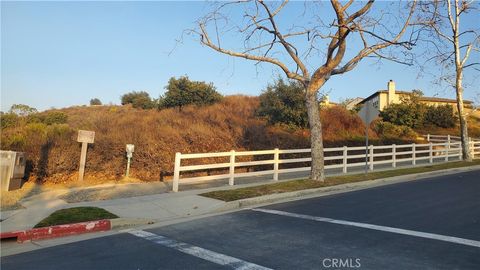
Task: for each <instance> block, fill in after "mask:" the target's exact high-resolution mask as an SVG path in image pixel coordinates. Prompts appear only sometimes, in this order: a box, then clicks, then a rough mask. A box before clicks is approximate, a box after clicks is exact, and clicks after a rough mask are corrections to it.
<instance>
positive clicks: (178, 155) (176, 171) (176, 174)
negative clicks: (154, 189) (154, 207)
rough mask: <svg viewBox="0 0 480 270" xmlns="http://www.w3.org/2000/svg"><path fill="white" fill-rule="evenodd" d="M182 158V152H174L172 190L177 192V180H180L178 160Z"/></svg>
mask: <svg viewBox="0 0 480 270" xmlns="http://www.w3.org/2000/svg"><path fill="white" fill-rule="evenodd" d="M181 160H182V154H181V153H179V152H177V153H175V168H174V171H173V192H178V181H179V180H180V161H181Z"/></svg>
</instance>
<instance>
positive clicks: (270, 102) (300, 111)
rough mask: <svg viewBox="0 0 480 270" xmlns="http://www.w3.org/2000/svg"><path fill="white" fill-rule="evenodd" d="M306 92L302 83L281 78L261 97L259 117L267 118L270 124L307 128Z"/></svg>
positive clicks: (268, 87)
mask: <svg viewBox="0 0 480 270" xmlns="http://www.w3.org/2000/svg"><path fill="white" fill-rule="evenodd" d="M304 92H305V88H304V87H303V85H302V84H301V83H299V82H295V81H289V82H285V81H284V80H283V79H281V78H279V79H277V80H276V81H275V82H274V84H272V85H269V86H267V88H266V89H265V90H264V91H263V93H262V94H261V95H260V107H259V108H258V110H257V115H258V116H262V117H265V118H266V119H267V120H268V122H269V123H270V124H285V125H287V126H291V127H301V128H306V127H308V115H307V107H306V105H305V93H304Z"/></svg>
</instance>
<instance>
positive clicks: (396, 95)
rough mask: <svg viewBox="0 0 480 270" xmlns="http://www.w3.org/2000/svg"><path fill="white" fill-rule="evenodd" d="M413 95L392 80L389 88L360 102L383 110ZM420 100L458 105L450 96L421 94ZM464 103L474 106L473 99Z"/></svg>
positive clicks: (435, 104)
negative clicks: (401, 89)
mask: <svg viewBox="0 0 480 270" xmlns="http://www.w3.org/2000/svg"><path fill="white" fill-rule="evenodd" d="M411 95H412V92H407V91H399V90H396V89H395V82H394V81H393V80H390V81H389V82H388V83H387V90H379V91H377V92H375V93H373V94H372V95H370V96H368V97H367V98H365V99H363V100H362V101H361V102H360V104H365V103H366V102H370V103H371V104H372V105H373V107H375V108H377V109H378V110H380V111H381V110H383V109H384V108H385V107H387V106H388V105H390V104H394V103H400V102H402V100H404V99H405V98H409V97H410V96H411ZM419 100H420V102H422V103H423V104H426V105H429V106H439V105H450V106H456V105H457V101H456V100H455V99H448V98H437V97H424V96H421V97H420V98H419ZM463 103H464V106H465V107H466V108H472V107H473V102H472V101H469V100H464V101H463Z"/></svg>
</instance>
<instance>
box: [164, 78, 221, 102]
mask: <svg viewBox="0 0 480 270" xmlns="http://www.w3.org/2000/svg"><path fill="white" fill-rule="evenodd" d="M165 89H167V92H166V93H165V96H163V97H161V98H160V100H159V108H171V107H179V108H182V107H183V106H185V105H190V104H194V105H199V106H202V105H210V104H214V103H216V102H219V101H220V100H222V95H221V94H219V93H218V92H217V91H216V88H215V86H214V85H213V83H206V82H201V81H192V80H190V79H189V78H188V77H187V76H182V77H180V78H178V79H176V78H175V77H172V78H170V80H169V81H168V85H167V86H166V87H165Z"/></svg>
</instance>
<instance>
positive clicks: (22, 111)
mask: <svg viewBox="0 0 480 270" xmlns="http://www.w3.org/2000/svg"><path fill="white" fill-rule="evenodd" d="M9 112H10V113H13V114H16V115H18V116H27V115H29V114H33V113H37V112H38V111H37V109H35V108H33V107H30V106H28V105H25V104H13V105H12V107H10V111H9Z"/></svg>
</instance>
